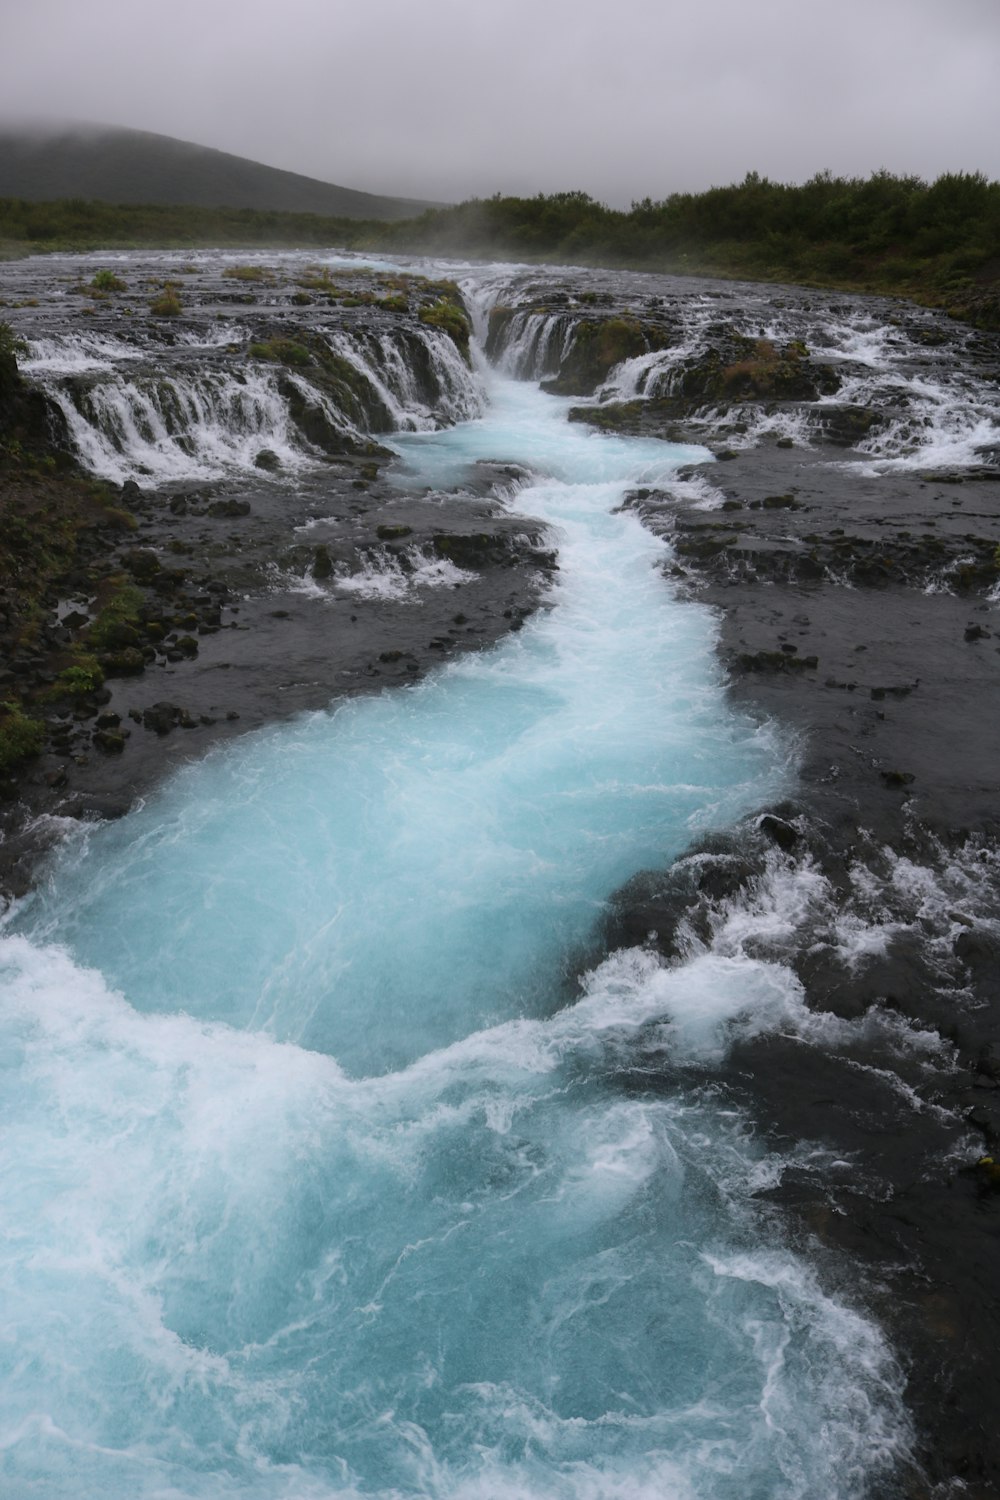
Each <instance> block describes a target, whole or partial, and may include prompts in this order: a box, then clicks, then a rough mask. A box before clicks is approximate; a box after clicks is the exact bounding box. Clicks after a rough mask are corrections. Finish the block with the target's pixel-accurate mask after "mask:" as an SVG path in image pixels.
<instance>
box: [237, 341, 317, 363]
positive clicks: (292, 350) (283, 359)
mask: <svg viewBox="0 0 1000 1500" xmlns="http://www.w3.org/2000/svg"><path fill="white" fill-rule="evenodd" d="M248 353H249V355H250V358H251V359H263V360H268V361H269V362H270V363H272V364H276V365H291V366H293V367H297V366H298V367H301V366H304V365H311V364H312V363H313V357H312V355H311V354H310V353H309V350H308V349H307V348H306V346H305V345H304V344H298V343H296V342H295V340H294V339H267V340H266V341H264V342H263V343H255V344H251V345H250V348H249V350H248Z"/></svg>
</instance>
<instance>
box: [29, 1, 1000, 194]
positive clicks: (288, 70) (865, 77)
mask: <svg viewBox="0 0 1000 1500" xmlns="http://www.w3.org/2000/svg"><path fill="white" fill-rule="evenodd" d="M0 7H2V9H3V11H4V16H3V32H4V54H5V57H4V80H5V81H4V95H3V107H4V111H5V113H11V112H14V113H19V114H33V115H37V116H44V115H59V116H62V117H67V116H71V117H74V118H80V119H91V120H100V121H105V122H109V123H113V124H121V125H130V126H136V127H138V128H142V129H146V130H156V131H162V132H163V133H164V134H167V135H175V136H179V137H181V138H182V139H185V140H193V141H197V142H199V143H201V144H203V145H210V146H217V147H220V148H221V149H223V150H226V151H233V152H236V153H237V154H239V155H244V156H250V157H253V158H255V159H257V160H259V161H265V162H267V163H269V164H271V165H274V166H279V167H286V168H289V169H291V170H294V171H299V172H306V173H308V174H310V175H312V176H315V177H320V178H323V179H325V180H327V181H333V182H338V183H342V184H344V185H345V186H350V187H360V188H365V189H368V190H370V191H372V192H387V193H409V194H412V195H417V196H422V197H431V198H460V197H466V196H470V195H472V194H481V195H486V194H490V193H492V192H495V191H500V192H512V193H534V192H539V191H542V192H551V191H556V190H559V189H562V188H582V189H584V190H585V191H587V192H590V193H592V194H593V195H594V196H595V197H598V198H603V199H605V200H606V201H608V202H612V203H615V204H627V203H628V202H629V201H630V200H631V199H632V198H637V197H643V196H646V195H647V194H648V195H650V196H651V197H654V198H659V197H664V196H666V195H667V194H668V193H670V192H673V191H677V190H688V189H691V190H697V189H701V188H704V187H708V186H709V185H711V184H712V183H724V182H729V181H732V180H734V179H738V178H741V177H742V176H743V175H744V173H745V172H747V171H748V170H750V169H755V170H757V171H760V172H762V173H764V174H766V175H768V176H770V177H773V178H776V179H778V180H782V181H801V180H802V179H804V178H805V177H808V176H811V175H812V173H814V172H816V171H818V170H820V169H822V168H825V167H829V168H830V169H832V170H833V171H834V172H840V173H849V174H866V173H867V172H869V171H871V170H873V169H874V168H877V167H880V166H886V167H888V168H890V169H891V170H893V171H897V172H912V173H917V174H919V175H921V176H924V177H933V176H935V175H936V174H937V173H939V172H942V171H947V170H957V169H964V170H977V169H978V170H982V171H985V172H986V173H987V174H988V175H990V176H993V177H998V176H1000V103H998V100H1000V89H998V87H997V79H998V78H1000V5H998V3H997V0H840V3H839V4H838V5H836V6H830V5H828V4H823V5H820V4H818V3H816V0H701V3H699V4H697V5H691V6H681V5H679V4H676V3H659V4H657V3H654V0H602V3H601V4H597V3H596V0H506V4H505V5H504V7H503V9H501V8H499V7H498V6H495V5H491V6H489V7H486V6H480V7H475V6H469V5H460V4H458V3H457V0H424V4H423V5H421V6H419V7H418V6H415V5H413V4H412V3H405V0H367V3H366V4H365V5H364V6H359V5H356V4H350V5H348V4H339V5H338V4H333V5H331V4H330V3H329V0H285V3H284V4H283V5H281V6H275V5H273V4H265V3H263V0H172V4H171V5H170V6H169V8H165V9H162V10H161V9H160V8H159V7H157V8H156V10H155V11H154V9H153V7H152V6H150V5H149V4H148V0H146V3H143V0H88V3H87V5H85V6H82V5H80V4H79V0H0Z"/></svg>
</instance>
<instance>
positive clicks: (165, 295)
mask: <svg viewBox="0 0 1000 1500" xmlns="http://www.w3.org/2000/svg"><path fill="white" fill-rule="evenodd" d="M149 310H150V312H151V313H152V314H153V316H154V317H156V318H176V317H179V316H180V314H181V313H182V312H183V311H184V308H183V306H182V304H181V299H180V297H179V296H178V294H177V288H176V286H175V285H174V283H173V282H172V281H168V282H165V283H164V287H163V291H162V292H161V293H160V295H159V296H158V297H154V298H153V300H152V302H151V303H150V304H149Z"/></svg>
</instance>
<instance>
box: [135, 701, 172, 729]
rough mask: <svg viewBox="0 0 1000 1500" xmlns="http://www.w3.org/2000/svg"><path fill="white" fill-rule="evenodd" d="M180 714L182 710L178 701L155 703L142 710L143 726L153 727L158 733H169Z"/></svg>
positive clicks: (146, 727)
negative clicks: (178, 705) (177, 703)
mask: <svg viewBox="0 0 1000 1500" xmlns="http://www.w3.org/2000/svg"><path fill="white" fill-rule="evenodd" d="M180 716H181V711H180V709H179V708H178V707H177V705H176V703H154V704H152V706H151V707H150V708H144V709H143V711H142V724H143V728H144V729H152V730H153V731H154V733H156V734H169V733H170V731H171V729H173V728H174V726H175V725H176V724H177V723H178V721H179V719H180Z"/></svg>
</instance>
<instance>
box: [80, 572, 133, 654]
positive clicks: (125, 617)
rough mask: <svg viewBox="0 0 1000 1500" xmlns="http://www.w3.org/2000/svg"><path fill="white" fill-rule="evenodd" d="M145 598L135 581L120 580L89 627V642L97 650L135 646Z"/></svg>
mask: <svg viewBox="0 0 1000 1500" xmlns="http://www.w3.org/2000/svg"><path fill="white" fill-rule="evenodd" d="M144 602H145V601H144V598H143V594H142V591H141V590H140V589H137V588H136V587H135V585H134V584H130V583H125V584H121V585H120V586H119V587H118V588H116V589H115V592H114V593H113V594H112V596H111V597H110V598H109V599H108V600H107V602H106V603H105V604H104V606H103V607H102V609H101V611H100V613H99V614H98V616H97V619H96V620H94V621H93V622H92V623H91V624H90V625H89V626H88V627H87V644H88V646H91V647H92V648H93V649H94V650H96V651H105V650H112V649H118V648H120V647H123V646H135V645H136V644H138V641H139V639H140V631H139V624H140V613H139V612H140V610H141V609H142V606H143V603H144Z"/></svg>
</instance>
